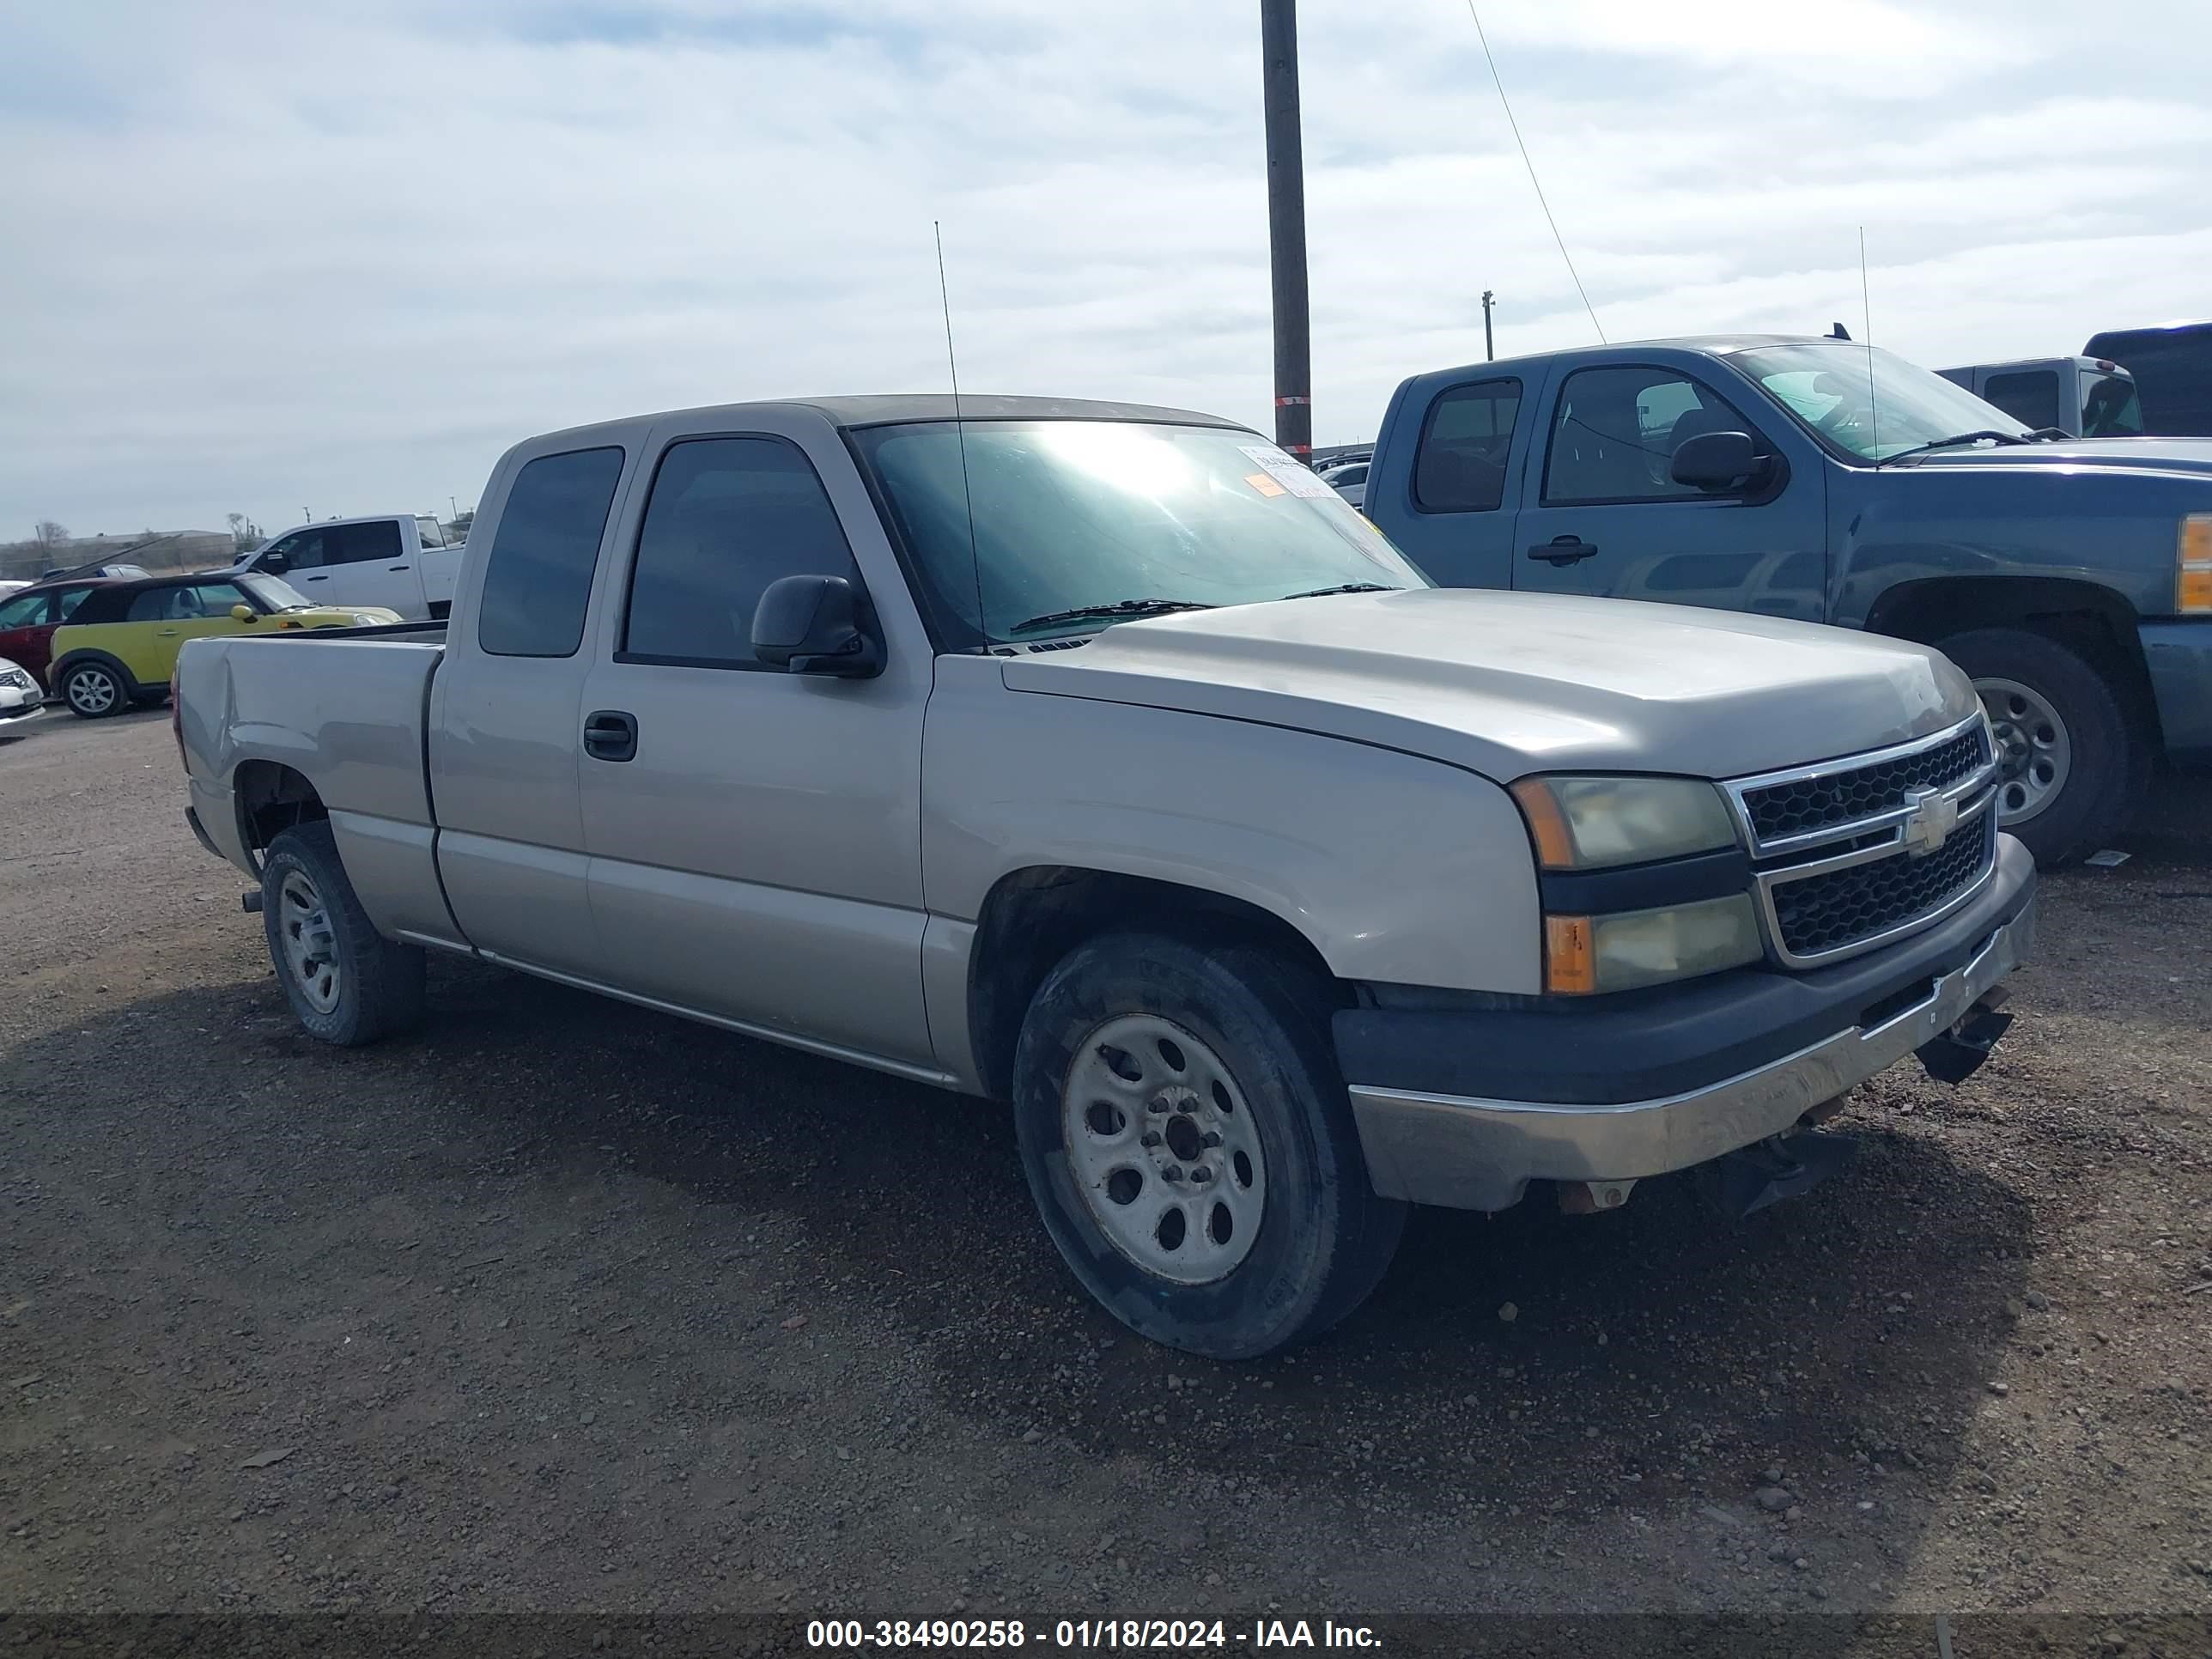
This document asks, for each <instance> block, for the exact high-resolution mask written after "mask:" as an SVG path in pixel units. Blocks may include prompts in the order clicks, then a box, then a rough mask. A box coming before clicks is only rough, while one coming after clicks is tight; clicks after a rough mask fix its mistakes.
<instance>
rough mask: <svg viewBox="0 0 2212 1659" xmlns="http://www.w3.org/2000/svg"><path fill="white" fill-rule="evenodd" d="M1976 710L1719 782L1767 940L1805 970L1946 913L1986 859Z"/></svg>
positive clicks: (1987, 748) (1781, 957) (1983, 736)
mask: <svg viewBox="0 0 2212 1659" xmlns="http://www.w3.org/2000/svg"><path fill="white" fill-rule="evenodd" d="M1994 754H1995V750H1994V747H1993V745H1992V744H1991V743H1990V735H1989V725H1988V722H1987V720H1985V719H1984V717H1983V716H1982V715H1980V714H1975V715H1974V716H1972V718H1971V719H1969V720H1964V721H1961V722H1960V724H1959V725H1957V726H1953V727H1952V728H1951V729H1950V730H1948V731H1946V732H1936V733H1934V734H1933V735H1932V736H1929V737H1926V738H1917V739H1916V740H1914V741H1913V742H1911V743H1906V744H1896V745H1894V746H1893V747H1891V748H1888V749H1881V750H1874V751H1873V752H1871V753H1869V754H1863V755H1847V756H1844V757H1841V758H1839V759H1837V760H1832V761H1824V762H1821V763H1819V764H1817V765H1814V766H1804V767H1797V768H1794V769H1791V770H1790V771H1787V772H1770V773H1765V774H1763V775H1760V776H1758V777H1753V778H1741V779H1738V780H1736V781H1734V782H1732V783H1729V784H1726V785H1724V786H1723V788H1724V789H1725V790H1726V792H1727V794H1728V796H1729V801H1730V803H1731V805H1732V807H1733V809H1734V811H1735V814H1736V817H1737V821H1738V823H1740V824H1741V828H1742V832H1743V836H1744V839H1745V841H1746V842H1747V845H1748V846H1749V847H1750V848H1751V854H1752V860H1753V864H1752V872H1753V873H1752V880H1753V890H1754V892H1755V896H1756V897H1757V899H1758V902H1759V912H1760V919H1761V924H1762V926H1763V927H1765V931H1766V940H1767V947H1768V950H1769V951H1770V952H1771V955H1772V956H1773V957H1774V958H1775V959H1776V960H1777V961H1778V962H1779V963H1782V964H1783V965H1784V967H1789V968H1808V967H1814V966H1816V965H1818V964H1820V963H1826V962H1832V961H1836V960H1838V959H1840V958H1842V957H1849V956H1855V955H1857V953H1858V952H1860V951H1870V950H1873V949H1874V948H1875V946H1877V945H1883V944H1887V943H1888V942H1889V941H1890V940H1892V939H1899V938H1901V937H1903V936H1904V935H1905V934H1906V933H1911V932H1913V931H1915V930H1916V929H1917V928H1920V927H1925V926H1927V925H1928V924H1929V923H1931V922H1933V921H1937V920H1938V919H1940V918H1941V917H1942V916H1944V915H1948V914H1949V913H1950V912H1951V911H1953V910H1954V909H1956V908H1958V907H1959V906H1960V905H1961V904H1963V903H1965V902H1966V901H1967V899H1969V898H1970V897H1972V896H1973V894H1974V893H1975V892H1977V891H1978V890H1980V888H1981V886H1982V884H1983V883H1984V881H1986V880H1987V879H1988V878H1989V875H1990V871H1991V870H1992V869H1993V868H1994V867H1995V866H1996V833H1997V832H1996V762H1995V759H1994Z"/></svg>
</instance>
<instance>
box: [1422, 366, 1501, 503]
mask: <svg viewBox="0 0 2212 1659" xmlns="http://www.w3.org/2000/svg"><path fill="white" fill-rule="evenodd" d="M1520 413H1521V382H1520V381H1518V380H1483V381H1480V382H1478V383H1476V384H1474V385H1473V386H1454V387H1452V388H1451V389H1450V390H1449V391H1448V392H1445V393H1444V394H1443V396H1442V397H1441V398H1437V400H1436V402H1435V403H1434V404H1431V406H1430V409H1429V420H1428V429H1427V430H1426V431H1425V432H1424V433H1423V434H1422V435H1421V447H1420V449H1419V452H1418V453H1416V455H1415V456H1414V459H1413V500H1414V502H1415V503H1416V504H1417V505H1418V506H1419V507H1422V508H1423V509H1425V511H1427V512H1431V513H1487V512H1490V511H1492V510H1493V509H1494V508H1496V507H1497V506H1498V503H1499V502H1500V501H1504V498H1505V458H1506V456H1507V455H1508V454H1509V453H1510V452H1511V450H1512V448H1513V423H1514V422H1515V421H1516V419H1518V418H1519V416H1520Z"/></svg>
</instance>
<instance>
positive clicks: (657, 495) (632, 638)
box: [622, 437, 860, 668]
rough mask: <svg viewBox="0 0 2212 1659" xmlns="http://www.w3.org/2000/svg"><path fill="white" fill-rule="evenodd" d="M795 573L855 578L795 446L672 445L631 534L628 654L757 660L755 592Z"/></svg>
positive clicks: (744, 663)
mask: <svg viewBox="0 0 2212 1659" xmlns="http://www.w3.org/2000/svg"><path fill="white" fill-rule="evenodd" d="M799 575H820V576H842V577H844V578H846V579H847V580H849V581H852V582H854V583H856V584H857V583H858V582H859V580H860V572H859V570H858V569H857V568H855V567H854V563H853V550H852V549H851V547H849V546H848V544H847V543H846V540H845V532H844V528H843V526H841V525H840V524H839V523H838V522H837V510H836V507H832V506H831V505H830V504H829V492H828V491H826V490H825V489H823V487H822V480H821V479H820V478H819V477H817V476H816V474H815V471H814V468H813V466H812V465H811V463H810V462H809V461H808V460H807V459H806V457H805V453H803V452H802V451H801V450H800V449H799V446H798V445H796V444H794V443H791V442H789V441H787V440H785V439H782V438H766V437H752V438H695V439H690V440H687V441H684V442H681V443H676V444H671V445H670V446H669V447H668V452H667V453H666V454H665V455H663V456H662V457H661V458H660V465H659V470H658V471H656V472H655V473H654V475H653V494H652V495H650V496H649V497H648V498H647V501H646V507H645V523H644V525H643V526H642V527H641V529H640V530H639V532H638V538H637V557H636V560H635V562H634V563H633V564H632V566H631V568H630V588H629V617H628V619H627V620H626V621H625V623H624V624H623V643H622V654H623V659H624V660H626V661H629V660H642V661H658V662H674V663H684V664H689V665H696V666H698V667H714V668H757V667H760V666H762V664H761V663H760V662H759V661H758V659H756V658H755V657H754V655H753V646H752V633H753V612H754V611H755V610H756V609H757V608H758V606H759V605H760V596H761V594H762V592H763V591H765V590H766V588H767V587H768V586H769V583H770V582H773V581H775V580H778V579H779V578H781V577H784V576H799Z"/></svg>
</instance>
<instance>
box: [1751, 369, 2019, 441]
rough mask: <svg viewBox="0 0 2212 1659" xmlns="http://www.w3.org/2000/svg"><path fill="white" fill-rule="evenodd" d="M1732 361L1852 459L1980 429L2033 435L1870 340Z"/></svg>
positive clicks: (2000, 412)
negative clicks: (1872, 343)
mask: <svg viewBox="0 0 2212 1659" xmlns="http://www.w3.org/2000/svg"><path fill="white" fill-rule="evenodd" d="M1729 362H1732V363H1733V364H1734V365H1735V367H1736V368H1739V369H1741V371H1742V372H1743V373H1744V374H1747V375H1749V376H1750V377H1751V378H1752V379H1753V380H1755V381H1757V382H1758V383H1759V386H1762V387H1764V388H1765V391H1766V392H1767V393H1768V395H1769V396H1771V398H1773V399H1774V400H1775V402H1777V403H1778V404H1781V405H1782V407H1783V408H1784V409H1786V410H1789V411H1790V414H1791V415H1792V416H1795V417H1796V419H1797V420H1798V421H1799V422H1802V423H1803V425H1804V426H1805V428H1806V429H1807V430H1808V431H1809V432H1811V433H1812V434H1813V435H1814V437H1816V438H1819V439H1820V441H1822V442H1824V443H1826V444H1827V445H1828V446H1829V447H1832V448H1833V449H1837V450H1839V451H1841V452H1842V453H1844V454H1845V455H1847V456H1849V457H1850V458H1851V459H1854V460H1861V461H1880V460H1886V459H1888V458H1889V457H1890V456H1892V455H1896V454H1899V453H1902V452H1904V451H1905V450H1908V449H1918V448H1921V447H1923V446H1925V445H1928V444H1940V443H1942V441H1944V440H1945V439H1947V438H1957V437H1962V436H1964V435H1967V434H1970V433H1975V432H2002V433H2004V434H2006V435H2008V436H2018V437H2026V436H2027V428H2025V427H2024V426H2023V425H2022V424H2021V422H2020V421H2018V420H2017V419H2015V417H2014V416H2010V415H2008V414H2006V413H2005V412H2004V410H2001V409H1999V408H1998V407H1997V406H1996V404H1992V403H1989V402H1986V401H1984V399H1982V398H1977V397H1976V396H1975V395H1974V394H1973V393H1972V392H1969V391H1967V390H1966V388H1965V387H1964V386H1957V385H1954V383H1953V382H1951V381H1949V380H1945V379H1944V378H1943V377H1942V375H1941V374H1936V372H1935V371H1934V370H1933V369H1927V368H1921V367H1920V366H1919V365H1918V364H1917V363H1909V362H1905V359H1904V358H1902V357H1893V356H1890V354H1889V353H1888V352H1887V351H1881V350H1878V349H1875V348H1874V347H1872V346H1862V345H1846V344H1842V343H1838V344H1835V345H1825V344H1818V343H1814V342H1812V341H1806V342H1803V343H1799V344H1794V345H1779V346H1754V347H1753V348H1752V349H1750V350H1748V351H1739V352H1737V353H1736V354H1735V356H1733V357H1731V358H1730V359H1729Z"/></svg>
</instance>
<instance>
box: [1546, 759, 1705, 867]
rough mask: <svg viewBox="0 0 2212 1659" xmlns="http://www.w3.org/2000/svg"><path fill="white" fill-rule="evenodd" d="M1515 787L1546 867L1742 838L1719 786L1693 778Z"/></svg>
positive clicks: (1641, 856) (1627, 860) (1629, 859)
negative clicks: (1723, 799)
mask: <svg viewBox="0 0 2212 1659" xmlns="http://www.w3.org/2000/svg"><path fill="white" fill-rule="evenodd" d="M1512 793H1513V799H1515V800H1516V802H1518V803H1519V804H1520V807H1521V816H1522V817H1523V818H1525V819H1526V820H1527V821H1528V834H1529V836H1530V838H1531V839H1532V840H1534V842H1535V843H1536V855H1537V859H1538V860H1539V861H1540V862H1541V864H1542V865H1543V866H1544V867H1545V868H1546V869H1547V870H1592V869H1599V868H1601V867H1603V866H1607V865H1613V864H1642V863H1644V862H1645V861H1646V860H1650V859H1666V858H1678V857H1680V855H1681V854H1685V853H1705V852H1711V851H1712V850H1713V849H1714V848H1721V847H1733V846H1734V845H1735V824H1734V823H1732V822H1731V821H1730V820H1729V815H1728V809H1727V807H1725V806H1723V805H1722V804H1721V793H1720V791H1719V790H1718V789H1717V788H1715V787H1713V786H1712V785H1711V784H1710V783H1701V782H1699V781H1697V780H1696V779H1694V778H1640V777H1620V778H1523V779H1522V780H1521V781H1520V782H1518V783H1516V784H1515V785H1514V786H1513V792H1512Z"/></svg>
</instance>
